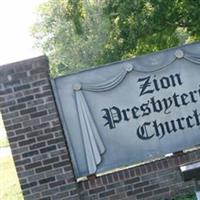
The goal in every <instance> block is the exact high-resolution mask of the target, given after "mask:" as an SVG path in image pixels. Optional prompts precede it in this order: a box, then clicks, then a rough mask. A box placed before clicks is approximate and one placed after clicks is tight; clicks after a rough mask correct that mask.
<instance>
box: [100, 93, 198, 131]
mask: <svg viewBox="0 0 200 200" xmlns="http://www.w3.org/2000/svg"><path fill="white" fill-rule="evenodd" d="M199 100H200V89H197V90H193V91H189V92H188V93H182V94H177V93H176V92H175V93H174V94H173V95H172V96H170V97H166V98H163V99H156V98H155V97H151V98H150V99H149V100H148V101H146V102H145V103H143V104H141V105H139V106H133V107H132V108H123V109H121V108H119V107H117V106H112V107H110V108H103V109H102V111H103V112H104V115H103V118H104V119H105V120H106V123H105V124H104V126H109V128H110V129H113V128H116V124H118V123H120V122H122V121H129V120H131V119H138V118H141V117H144V116H148V115H150V114H151V113H161V112H163V113H164V114H169V113H171V111H172V109H174V107H176V108H180V107H182V106H187V105H188V104H190V103H197V102H198V101H199Z"/></svg>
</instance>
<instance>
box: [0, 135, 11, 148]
mask: <svg viewBox="0 0 200 200" xmlns="http://www.w3.org/2000/svg"><path fill="white" fill-rule="evenodd" d="M8 146H9V144H8V140H7V138H6V137H0V148H1V147H8Z"/></svg>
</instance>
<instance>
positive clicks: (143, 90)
mask: <svg viewBox="0 0 200 200" xmlns="http://www.w3.org/2000/svg"><path fill="white" fill-rule="evenodd" d="M137 83H139V84H140V85H139V86H140V87H139V89H140V94H139V96H143V95H147V94H148V95H150V94H152V97H151V98H149V99H148V100H147V101H146V102H144V103H142V104H141V105H139V106H133V107H132V108H123V109H121V108H119V107H117V106H112V107H109V108H103V109H102V112H104V115H103V118H104V120H106V123H105V124H104V126H108V127H109V128H110V129H114V128H116V125H117V124H119V123H120V122H122V121H129V120H132V119H134V120H137V119H140V118H142V117H145V116H149V115H151V114H152V113H163V114H164V115H168V114H170V113H171V112H172V111H173V108H174V107H176V108H181V107H184V106H187V105H188V104H196V103H197V102H198V101H199V100H200V88H197V89H196V90H193V91H188V92H185V93H181V94H179V93H177V92H174V93H172V95H171V96H168V97H164V98H162V99H158V98H156V97H155V96H153V95H154V94H156V92H159V91H161V90H167V89H169V88H175V87H180V86H182V85H183V81H182V79H181V75H180V74H179V73H177V74H172V75H170V76H168V77H165V76H164V77H162V78H161V79H159V80H157V79H156V78H155V76H154V77H151V76H146V77H143V78H139V79H138V80H137ZM187 114H188V113H187ZM157 118H159V117H157ZM168 118H169V117H168ZM199 125H200V113H198V111H197V109H194V110H192V112H191V113H190V114H189V115H187V116H182V117H180V118H177V119H172V120H170V121H165V122H162V123H161V122H159V121H158V120H152V121H146V122H144V123H142V124H140V126H138V128H137V131H136V134H137V136H138V137H139V138H140V139H142V140H148V139H151V138H153V137H158V138H160V139H161V138H163V137H164V136H165V135H166V134H167V133H168V134H170V133H172V132H177V131H179V130H184V129H186V128H193V127H195V126H199ZM152 129H153V131H152Z"/></svg>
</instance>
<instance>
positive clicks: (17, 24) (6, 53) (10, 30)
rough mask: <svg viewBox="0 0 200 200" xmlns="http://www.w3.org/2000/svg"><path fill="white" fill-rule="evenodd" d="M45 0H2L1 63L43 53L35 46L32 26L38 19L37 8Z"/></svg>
mask: <svg viewBox="0 0 200 200" xmlns="http://www.w3.org/2000/svg"><path fill="white" fill-rule="evenodd" d="M42 2H45V0H1V1H0V65H4V64H8V63H12V62H16V61H21V60H24V59H28V58H32V57H36V56H39V55H42V54H43V53H42V51H41V50H39V49H35V48H33V46H34V39H33V38H32V37H31V35H30V27H31V25H32V24H33V23H34V21H36V8H37V6H38V5H39V4H40V3H42Z"/></svg>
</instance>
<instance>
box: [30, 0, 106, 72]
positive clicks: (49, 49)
mask: <svg viewBox="0 0 200 200" xmlns="http://www.w3.org/2000/svg"><path fill="white" fill-rule="evenodd" d="M103 5H104V4H103V2H101V1H99V2H93V1H92V2H90V1H88V3H84V4H83V1H81V0H70V1H68V0H49V1H47V2H46V3H44V4H42V5H41V6H40V8H39V21H38V23H36V24H35V25H34V27H33V30H32V32H33V36H34V37H35V38H36V40H37V45H38V46H40V47H42V48H43V50H44V52H45V53H46V54H47V55H48V56H49V58H50V64H51V67H52V68H51V73H52V75H53V76H55V75H62V74H65V73H66V71H67V72H71V71H77V70H79V69H81V68H85V67H89V66H91V65H96V64H98V60H99V57H101V56H102V49H103V44H104V43H105V39H106V38H107V35H108V30H109V20H108V19H107V18H106V17H105V16H104V15H103V13H102V12H103V9H102V7H103Z"/></svg>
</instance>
